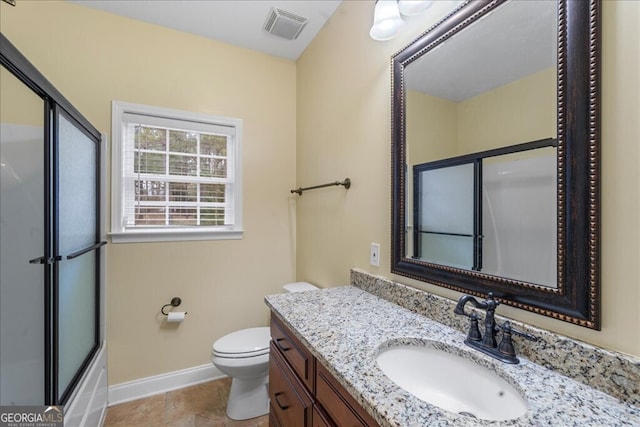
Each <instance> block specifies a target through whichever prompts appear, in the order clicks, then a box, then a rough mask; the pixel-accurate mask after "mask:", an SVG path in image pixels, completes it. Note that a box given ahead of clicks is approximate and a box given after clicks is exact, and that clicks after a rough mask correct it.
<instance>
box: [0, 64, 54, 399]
mask: <svg viewBox="0 0 640 427" xmlns="http://www.w3.org/2000/svg"><path fill="white" fill-rule="evenodd" d="M43 112H44V101H43V99H42V98H40V97H39V96H38V95H36V94H35V93H34V92H33V91H32V90H31V89H29V88H28V87H27V86H25V85H24V84H23V83H22V82H21V81H20V80H18V79H17V78H16V77H15V76H14V75H13V74H11V73H10V72H8V71H7V70H6V69H5V68H4V67H3V66H2V67H0V405H41V404H42V403H43V402H44V399H45V396H44V393H45V391H44V390H45V353H46V352H45V329H44V325H45V289H46V286H47V283H48V280H46V277H47V274H46V272H47V271H49V264H47V263H46V260H47V259H48V255H47V254H46V253H45V247H46V245H47V242H46V240H47V239H46V238H45V236H46V233H45V218H46V216H45V212H46V210H47V208H46V206H45V196H44V188H45V165H44V159H45V154H44V153H45V142H44V141H45V137H44V135H45V132H44V123H43V121H44V114H43Z"/></svg>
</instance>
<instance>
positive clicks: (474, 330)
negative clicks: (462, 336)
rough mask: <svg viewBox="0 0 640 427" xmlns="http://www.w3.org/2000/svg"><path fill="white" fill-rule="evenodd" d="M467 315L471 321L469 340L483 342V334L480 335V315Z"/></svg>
mask: <svg viewBox="0 0 640 427" xmlns="http://www.w3.org/2000/svg"><path fill="white" fill-rule="evenodd" d="M466 315H467V316H469V319H471V321H470V323H469V333H468V335H467V339H469V340H471V341H482V334H480V328H479V327H478V315H477V314H476V313H471V314H466Z"/></svg>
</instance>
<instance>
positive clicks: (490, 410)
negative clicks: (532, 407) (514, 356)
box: [377, 345, 527, 421]
mask: <svg viewBox="0 0 640 427" xmlns="http://www.w3.org/2000/svg"><path fill="white" fill-rule="evenodd" d="M377 362H378V366H379V367H380V369H382V372H384V373H385V375H386V376H387V377H389V379H391V380H392V381H393V382H394V383H396V384H397V385H398V386H399V387H401V388H403V389H405V390H406V391H408V392H409V393H411V394H413V395H414V396H416V397H417V398H419V399H421V400H424V401H425V402H428V403H431V404H432V405H435V406H438V407H440V408H442V409H445V410H447V411H450V412H453V413H456V414H460V415H466V416H469V417H475V418H479V419H484V420H500V421H504V420H511V419H514V418H519V417H521V416H522V415H524V414H525V413H526V412H527V403H526V401H525V400H524V398H523V397H522V396H521V395H520V393H519V392H518V391H517V390H516V389H515V388H513V386H511V385H510V384H509V383H507V382H506V381H505V380H503V379H502V378H500V377H499V376H498V375H497V374H495V373H493V372H491V371H489V370H488V369H486V368H484V367H482V366H480V365H478V364H476V363H474V362H473V361H471V360H469V359H465V358H462V357H460V356H456V355H454V354H451V353H447V352H446V351H443V350H438V349H435V348H432V347H428V346H424V345H398V346H393V347H388V348H383V349H381V350H380V352H379V354H378V356H377Z"/></svg>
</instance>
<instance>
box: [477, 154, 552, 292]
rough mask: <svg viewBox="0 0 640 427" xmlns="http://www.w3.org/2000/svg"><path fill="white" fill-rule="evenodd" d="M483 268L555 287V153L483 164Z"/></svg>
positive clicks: (486, 270) (491, 272) (490, 272)
mask: <svg viewBox="0 0 640 427" xmlns="http://www.w3.org/2000/svg"><path fill="white" fill-rule="evenodd" d="M483 182H484V184H483V213H484V214H483V226H482V229H483V232H484V236H485V237H484V240H483V268H482V271H484V272H486V273H489V274H495V275H498V276H505V277H510V278H514V279H517V280H523V281H526V282H531V283H536V284H539V285H544V286H550V287H554V288H555V287H557V255H556V250H555V248H556V247H557V228H556V224H557V206H556V157H555V155H551V156H539V157H532V158H528V159H518V160H510V161H500V162H494V163H487V164H486V165H485V166H484V168H483Z"/></svg>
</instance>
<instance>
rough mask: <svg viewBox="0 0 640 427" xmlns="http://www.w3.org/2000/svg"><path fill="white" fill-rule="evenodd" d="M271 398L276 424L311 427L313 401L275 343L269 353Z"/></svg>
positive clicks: (272, 412)
mask: <svg viewBox="0 0 640 427" xmlns="http://www.w3.org/2000/svg"><path fill="white" fill-rule="evenodd" d="M269 398H270V399H271V414H272V415H271V416H272V417H274V418H275V419H276V423H274V424H279V425H281V426H286V427H288V426H296V427H298V426H300V427H305V426H309V425H311V406H312V404H313V400H312V398H311V396H310V395H309V393H308V392H307V390H306V389H305V387H304V386H303V385H302V384H301V383H300V381H299V380H298V379H297V378H296V376H295V374H294V373H293V371H292V370H291V368H289V365H288V364H287V362H286V361H285V360H284V357H283V356H282V354H281V353H280V351H279V350H278V349H277V347H276V346H275V344H274V343H273V342H271V351H270V353H269Z"/></svg>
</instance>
